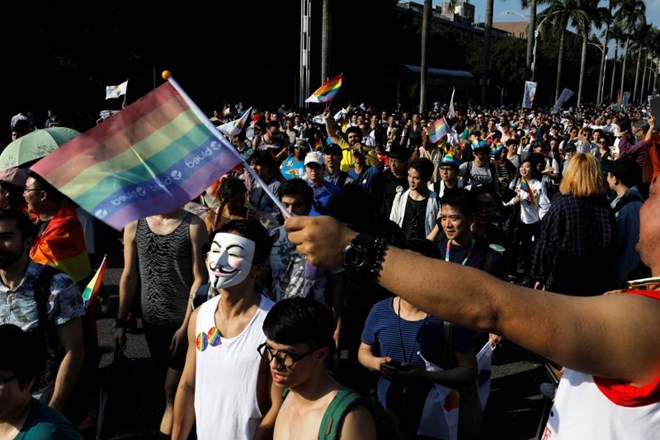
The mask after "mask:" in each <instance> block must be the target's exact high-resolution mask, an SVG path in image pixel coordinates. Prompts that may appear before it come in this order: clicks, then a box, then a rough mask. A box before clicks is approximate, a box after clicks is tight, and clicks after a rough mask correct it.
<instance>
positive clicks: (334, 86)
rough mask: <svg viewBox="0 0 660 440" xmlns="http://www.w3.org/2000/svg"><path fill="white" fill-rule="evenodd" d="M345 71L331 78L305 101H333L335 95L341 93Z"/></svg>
mask: <svg viewBox="0 0 660 440" xmlns="http://www.w3.org/2000/svg"><path fill="white" fill-rule="evenodd" d="M342 77H343V73H340V74H339V75H337V76H335V77H334V78H330V79H329V80H327V81H326V82H324V83H323V84H322V85H321V87H319V88H318V89H316V91H315V92H314V93H312V95H311V96H310V97H309V98H307V99H305V102H328V101H332V99H334V97H335V96H337V94H338V93H339V88H340V87H341V81H342Z"/></svg>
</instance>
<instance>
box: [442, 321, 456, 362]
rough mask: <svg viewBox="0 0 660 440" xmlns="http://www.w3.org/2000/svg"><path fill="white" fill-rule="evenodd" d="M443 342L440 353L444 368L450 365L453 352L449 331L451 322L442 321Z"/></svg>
mask: <svg viewBox="0 0 660 440" xmlns="http://www.w3.org/2000/svg"><path fill="white" fill-rule="evenodd" d="M444 330H445V331H444V333H445V344H444V347H443V349H444V351H443V354H442V368H444V369H445V370H447V369H449V367H450V366H451V361H452V356H453V354H454V347H453V345H454V344H453V339H452V334H451V333H452V332H451V322H448V321H444Z"/></svg>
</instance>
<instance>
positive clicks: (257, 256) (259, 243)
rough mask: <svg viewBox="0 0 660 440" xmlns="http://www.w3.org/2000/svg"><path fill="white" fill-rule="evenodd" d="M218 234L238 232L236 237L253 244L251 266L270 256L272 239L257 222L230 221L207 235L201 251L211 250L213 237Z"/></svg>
mask: <svg viewBox="0 0 660 440" xmlns="http://www.w3.org/2000/svg"><path fill="white" fill-rule="evenodd" d="M218 232H238V235H240V236H241V237H245V238H247V239H248V240H252V241H253V242H254V245H255V246H254V259H253V260H252V264H261V263H263V262H265V261H266V260H267V259H268V257H269V256H270V249H271V248H272V247H273V239H272V238H271V237H270V235H269V234H268V230H267V229H266V228H265V227H264V226H263V225H262V224H261V223H259V222H258V221H257V220H232V221H230V222H228V223H225V224H224V225H222V226H220V228H218V229H216V230H215V231H213V232H212V233H211V234H209V238H208V240H207V244H205V245H204V247H203V249H205V250H208V249H211V243H212V242H213V237H214V236H215V234H217V233H218Z"/></svg>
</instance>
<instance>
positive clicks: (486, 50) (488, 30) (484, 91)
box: [481, 0, 495, 105]
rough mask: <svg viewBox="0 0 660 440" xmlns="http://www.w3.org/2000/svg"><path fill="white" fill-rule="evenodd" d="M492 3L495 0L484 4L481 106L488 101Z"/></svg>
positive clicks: (489, 0)
mask: <svg viewBox="0 0 660 440" xmlns="http://www.w3.org/2000/svg"><path fill="white" fill-rule="evenodd" d="M493 3H495V0H487V2H486V23H485V25H484V52H483V66H482V67H483V72H482V75H481V105H486V102H487V101H488V70H489V68H490V33H491V28H492V27H493Z"/></svg>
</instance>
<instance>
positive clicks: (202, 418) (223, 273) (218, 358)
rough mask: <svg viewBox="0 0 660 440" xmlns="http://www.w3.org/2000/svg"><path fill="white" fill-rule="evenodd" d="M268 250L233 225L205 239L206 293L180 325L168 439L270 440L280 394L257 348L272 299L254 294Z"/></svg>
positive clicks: (242, 223) (260, 230) (242, 226)
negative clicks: (183, 347) (180, 357)
mask: <svg viewBox="0 0 660 440" xmlns="http://www.w3.org/2000/svg"><path fill="white" fill-rule="evenodd" d="M270 248H271V239H270V236H269V235H268V232H267V231H266V229H265V228H264V227H263V226H261V224H259V223H258V222H255V221H252V220H234V221H231V222H229V223H227V224H226V225H224V226H222V227H221V228H220V229H219V230H218V232H217V233H215V234H213V235H212V239H211V242H210V246H209V247H208V249H209V250H208V253H207V254H206V263H207V268H208V272H209V282H210V284H211V290H212V291H213V292H212V293H213V294H214V295H215V296H212V298H210V299H209V300H207V301H206V302H205V303H204V304H202V305H201V306H200V307H198V308H197V309H195V311H194V312H193V313H192V315H191V318H190V323H189V325H188V340H189V345H188V353H187V356H186V364H185V368H184V370H183V375H182V377H181V381H180V382H179V388H178V390H177V393H176V398H175V402H174V427H173V431H172V439H187V438H188V434H189V433H190V430H191V429H192V427H193V425H195V427H196V431H197V438H198V439H199V440H205V439H219V438H222V439H236V440H240V439H249V440H252V439H260V438H270V437H272V430H273V427H274V424H275V418H276V416H277V411H278V410H279V407H280V405H281V400H282V397H281V396H282V391H281V390H279V391H278V390H277V389H276V388H275V387H273V386H272V378H271V375H270V372H269V366H268V363H267V362H266V361H264V360H262V359H261V357H260V355H259V353H258V352H257V347H258V346H259V345H260V344H262V343H263V342H265V340H266V336H265V335H264V332H263V330H262V324H263V321H264V319H265V317H266V314H267V313H268V311H269V310H270V309H271V307H272V306H273V304H274V303H273V302H272V301H271V300H270V299H268V298H266V297H264V296H262V295H261V294H259V293H258V292H257V291H256V290H255V278H256V276H257V275H258V273H259V272H260V271H261V270H262V269H263V267H264V262H265V261H266V259H267V258H268V255H269V253H270Z"/></svg>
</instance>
